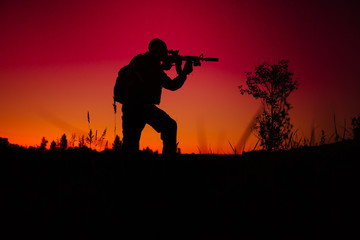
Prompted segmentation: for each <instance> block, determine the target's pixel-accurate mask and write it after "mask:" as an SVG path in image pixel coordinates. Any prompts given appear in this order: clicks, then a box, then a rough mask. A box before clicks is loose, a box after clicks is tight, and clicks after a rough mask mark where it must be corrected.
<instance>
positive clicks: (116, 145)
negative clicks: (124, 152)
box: [112, 135, 122, 151]
mask: <svg viewBox="0 0 360 240" xmlns="http://www.w3.org/2000/svg"><path fill="white" fill-rule="evenodd" d="M121 147H122V141H121V140H120V137H119V135H116V137H115V140H114V143H113V144H112V149H113V150H116V151H119V150H121Z"/></svg>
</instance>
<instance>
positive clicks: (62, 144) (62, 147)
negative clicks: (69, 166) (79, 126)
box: [60, 133, 68, 151]
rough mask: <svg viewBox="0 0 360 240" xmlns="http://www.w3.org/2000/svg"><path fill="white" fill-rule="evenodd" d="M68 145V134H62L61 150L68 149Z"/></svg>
mask: <svg viewBox="0 0 360 240" xmlns="http://www.w3.org/2000/svg"><path fill="white" fill-rule="evenodd" d="M67 146H68V142H67V139H66V135H65V133H64V135H62V137H61V139H60V150H61V151H65V150H66V149H67Z"/></svg>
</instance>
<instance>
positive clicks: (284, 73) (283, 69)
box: [239, 60, 299, 151]
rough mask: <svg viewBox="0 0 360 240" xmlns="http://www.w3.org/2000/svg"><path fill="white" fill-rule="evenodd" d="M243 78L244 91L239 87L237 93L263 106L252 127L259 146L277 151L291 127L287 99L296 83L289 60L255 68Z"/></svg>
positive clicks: (296, 85) (296, 86) (288, 134)
mask: <svg viewBox="0 0 360 240" xmlns="http://www.w3.org/2000/svg"><path fill="white" fill-rule="evenodd" d="M246 77H247V80H246V85H247V88H243V86H242V85H241V86H239V89H240V93H241V94H245V93H246V94H249V95H252V96H253V97H254V98H255V99H259V98H260V99H261V101H262V103H263V107H264V110H263V112H262V114H261V115H260V116H258V117H257V123H256V124H255V126H254V129H255V130H256V131H257V137H258V138H259V139H260V145H261V146H263V147H264V148H265V149H266V150H268V151H272V150H278V149H280V148H282V147H283V146H284V145H283V144H284V142H285V141H286V140H287V139H289V136H290V134H291V130H292V128H293V126H292V124H290V117H289V113H288V112H289V110H290V108H291V107H290V104H289V102H288V101H287V98H288V97H289V95H290V94H291V92H293V91H294V90H296V89H297V88H298V85H299V83H298V81H297V79H293V73H292V72H291V71H290V70H289V61H288V60H281V61H280V62H279V64H274V65H270V64H268V63H266V62H264V63H263V64H260V65H259V66H256V67H255V72H246Z"/></svg>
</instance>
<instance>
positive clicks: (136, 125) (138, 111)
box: [122, 105, 145, 154]
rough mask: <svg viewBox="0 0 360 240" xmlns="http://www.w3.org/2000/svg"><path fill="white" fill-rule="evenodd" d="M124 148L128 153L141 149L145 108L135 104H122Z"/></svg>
mask: <svg viewBox="0 0 360 240" xmlns="http://www.w3.org/2000/svg"><path fill="white" fill-rule="evenodd" d="M122 112H123V116H122V128H123V150H124V152H125V153H126V154H136V153H137V152H138V151H139V141H140V136H141V132H142V130H143V129H144V127H145V121H144V113H143V109H142V108H141V107H139V106H134V105H123V106H122Z"/></svg>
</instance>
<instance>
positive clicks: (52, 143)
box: [50, 140, 56, 150]
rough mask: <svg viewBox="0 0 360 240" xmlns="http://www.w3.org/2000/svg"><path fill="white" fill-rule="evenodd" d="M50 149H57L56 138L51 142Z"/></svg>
mask: <svg viewBox="0 0 360 240" xmlns="http://www.w3.org/2000/svg"><path fill="white" fill-rule="evenodd" d="M50 150H56V142H55V141H54V140H53V141H52V142H51V143H50Z"/></svg>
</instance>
